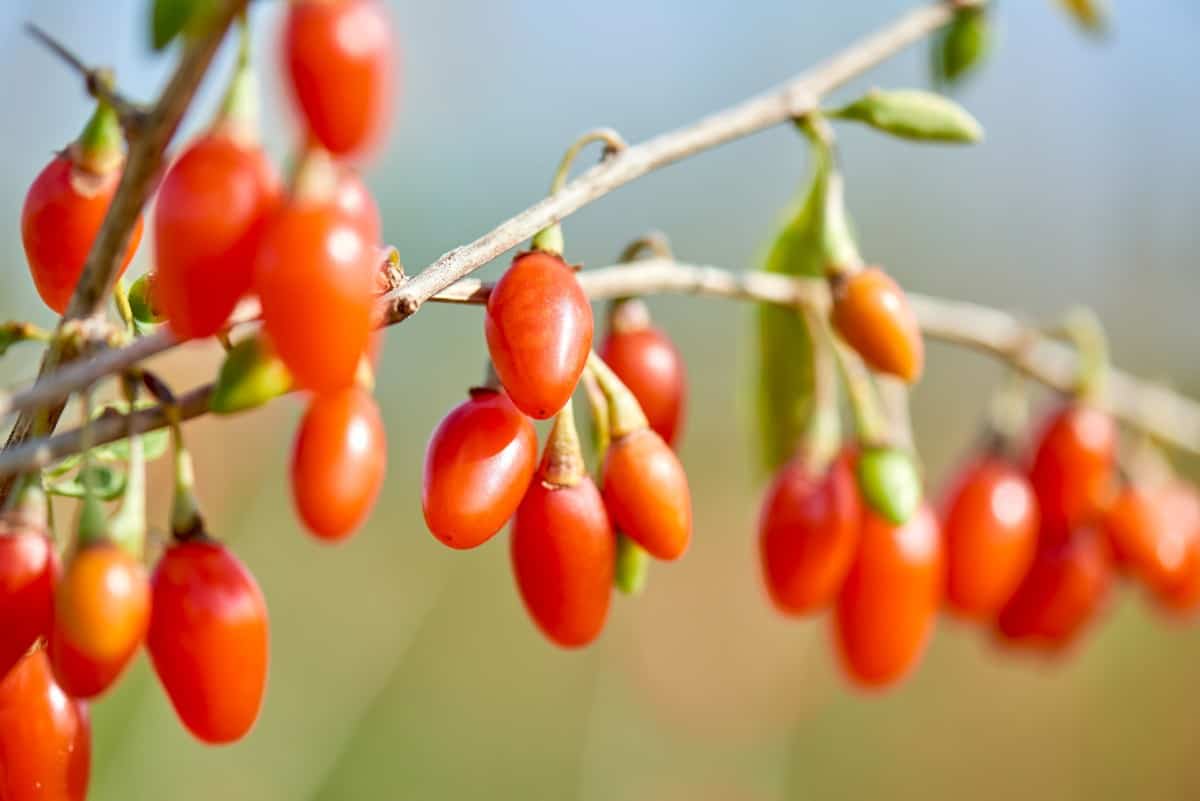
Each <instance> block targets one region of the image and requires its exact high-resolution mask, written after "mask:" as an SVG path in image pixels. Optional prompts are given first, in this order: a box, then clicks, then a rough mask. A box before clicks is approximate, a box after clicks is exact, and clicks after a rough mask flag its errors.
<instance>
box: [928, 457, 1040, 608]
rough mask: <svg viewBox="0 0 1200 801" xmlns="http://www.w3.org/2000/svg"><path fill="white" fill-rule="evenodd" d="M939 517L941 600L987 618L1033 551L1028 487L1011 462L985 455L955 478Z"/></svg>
mask: <svg viewBox="0 0 1200 801" xmlns="http://www.w3.org/2000/svg"><path fill="white" fill-rule="evenodd" d="M944 520H945V523H944V526H943V530H944V532H945V538H946V600H947V601H948V603H949V605H950V607H951V608H952V609H954V610H955V611H956V612H958V613H959V614H960V615H963V616H964V617H969V618H974V619H977V620H991V619H992V618H994V617H995V616H996V615H997V614H998V613H999V611H1000V609H1001V608H1002V607H1003V606H1004V604H1005V603H1007V602H1008V599H1009V598H1011V597H1012V595H1013V593H1014V592H1016V590H1017V586H1018V585H1019V584H1020V583H1021V579H1023V578H1024V577H1025V573H1026V571H1028V570H1029V565H1030V563H1031V562H1032V561H1033V555H1034V552H1035V551H1036V550H1037V532H1038V509H1037V500H1036V499H1035V498H1034V495H1033V488H1032V487H1030V485H1029V481H1028V480H1026V478H1025V476H1023V475H1022V474H1021V473H1020V472H1019V471H1018V470H1017V469H1016V468H1015V467H1013V466H1012V465H1011V464H1009V463H1008V462H1006V461H1005V460H1003V459H1000V458H997V457H991V456H985V457H983V458H982V459H980V460H979V461H977V462H975V463H974V464H972V465H971V466H970V467H968V468H967V470H966V471H965V472H964V473H963V475H962V477H961V478H960V479H959V481H958V485H957V486H956V487H955V489H954V490H953V492H951V494H950V497H949V500H948V502H947V504H946V514H945V517H944Z"/></svg>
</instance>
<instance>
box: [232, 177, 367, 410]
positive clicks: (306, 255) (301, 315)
mask: <svg viewBox="0 0 1200 801" xmlns="http://www.w3.org/2000/svg"><path fill="white" fill-rule="evenodd" d="M360 228H361V226H359V225H355V224H353V223H351V222H349V221H348V220H347V219H346V218H345V217H344V216H343V215H342V214H341V213H340V212H338V211H337V210H336V208H335V207H333V206H332V205H331V204H329V203H321V202H316V201H304V200H298V201H291V202H288V203H285V204H284V205H283V206H282V207H280V208H279V209H278V210H277V211H276V212H275V214H273V215H272V216H271V219H270V220H269V221H268V222H267V224H266V229H265V232H264V233H263V237H262V241H261V243H260V245H259V248H258V256H257V259H256V263H255V274H254V280H255V288H256V290H257V291H258V296H259V299H260V300H261V301H262V310H263V324H264V326H265V327H266V330H267V333H268V334H269V335H270V336H271V341H272V342H274V343H275V348H276V350H277V351H278V353H279V357H280V358H281V359H282V360H283V362H284V364H286V365H287V367H288V369H289V370H290V371H291V373H292V375H293V376H294V377H295V379H296V381H297V383H298V384H299V385H300V386H302V387H304V388H305V389H311V390H314V391H316V392H322V393H330V392H336V391H338V390H341V389H345V388H346V387H349V386H350V385H351V384H353V383H354V377H355V373H356V371H357V369H358V363H359V360H360V359H361V358H362V355H363V353H365V352H366V350H367V343H368V339H369V338H370V335H371V329H372V324H373V320H374V306H375V274H376V272H377V271H378V268H379V265H378V264H377V262H376V259H377V255H378V250H377V248H375V247H374V245H373V244H372V243H370V242H368V241H367V239H366V238H365V237H364V235H363V233H362V231H361V230H360ZM317 321H320V324H318V323H317Z"/></svg>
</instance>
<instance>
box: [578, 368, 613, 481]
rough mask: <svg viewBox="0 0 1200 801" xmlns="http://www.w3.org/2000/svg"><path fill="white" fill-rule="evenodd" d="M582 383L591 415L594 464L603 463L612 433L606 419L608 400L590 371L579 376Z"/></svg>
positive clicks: (585, 371)
mask: <svg viewBox="0 0 1200 801" xmlns="http://www.w3.org/2000/svg"><path fill="white" fill-rule="evenodd" d="M580 380H581V381H582V382H583V391H584V395H585V396H586V397H587V401H588V409H589V411H591V414H592V444H593V445H594V446H595V449H596V462H597V463H599V464H603V463H604V455H605V454H606V453H607V452H608V446H609V443H610V442H612V431H611V429H610V426H609V419H608V399H607V398H606V397H605V396H604V392H603V391H602V390H601V389H600V383H599V382H598V381H597V380H596V376H595V375H594V374H593V373H592V371H591V370H584V371H583V375H582V376H580Z"/></svg>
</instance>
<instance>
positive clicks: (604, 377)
mask: <svg viewBox="0 0 1200 801" xmlns="http://www.w3.org/2000/svg"><path fill="white" fill-rule="evenodd" d="M586 369H588V370H590V371H591V373H592V375H594V376H595V377H596V383H597V384H599V385H600V391H601V392H602V393H603V394H604V397H605V399H606V400H607V401H608V423H609V431H610V433H611V434H612V438H613V439H614V440H616V439H620V438H621V437H624V436H626V435H628V434H632V433H633V432H635V431H641V430H642V429H644V428H649V427H650V423H649V421H648V420H646V413H645V412H643V411H642V407H641V404H639V403H638V402H637V398H635V397H634V395H633V393H632V392H630V390H629V387H627V386H625V383H624V382H623V381H621V379H620V378H618V377H617V374H616V373H614V372H613V371H612V368H611V367H609V366H608V365H607V364H605V363H604V360H603V359H601V358H600V357H599V356H598V355H596V351H592V352H591V353H589V354H588V360H587V368H586Z"/></svg>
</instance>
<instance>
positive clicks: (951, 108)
mask: <svg viewBox="0 0 1200 801" xmlns="http://www.w3.org/2000/svg"><path fill="white" fill-rule="evenodd" d="M828 116H830V117H836V118H837V119H842V120H857V121H858V122H862V123H865V124H866V125H870V126H871V127H872V128H875V129H877V130H880V131H883V132H884V133H889V134H891V135H892V136H898V137H900V138H902V139H914V140H916V141H920V142H954V143H971V142H978V141H979V140H980V139H982V138H983V126H981V125H980V124H979V121H978V120H976V119H975V118H974V117H972V116H971V114H970V112H968V111H967V110H966V109H964V108H963V107H962V106H960V105H959V104H958V103H955V102H954V101H953V100H950V99H948V98H945V97H942V96H941V95H939V94H937V93H935V92H926V91H923V90H921V89H895V90H889V91H883V90H882V89H872V90H871V91H869V92H867V93H866V94H865V95H863V96H862V97H861V98H859V99H858V100H855V101H854V102H853V103H851V104H850V105H848V106H844V107H842V108H840V109H835V110H834V111H831V112H828Z"/></svg>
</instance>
